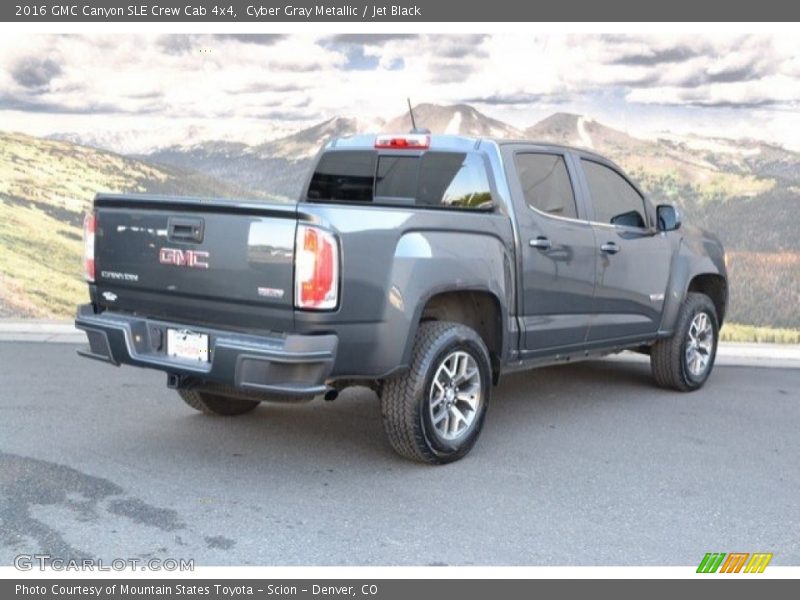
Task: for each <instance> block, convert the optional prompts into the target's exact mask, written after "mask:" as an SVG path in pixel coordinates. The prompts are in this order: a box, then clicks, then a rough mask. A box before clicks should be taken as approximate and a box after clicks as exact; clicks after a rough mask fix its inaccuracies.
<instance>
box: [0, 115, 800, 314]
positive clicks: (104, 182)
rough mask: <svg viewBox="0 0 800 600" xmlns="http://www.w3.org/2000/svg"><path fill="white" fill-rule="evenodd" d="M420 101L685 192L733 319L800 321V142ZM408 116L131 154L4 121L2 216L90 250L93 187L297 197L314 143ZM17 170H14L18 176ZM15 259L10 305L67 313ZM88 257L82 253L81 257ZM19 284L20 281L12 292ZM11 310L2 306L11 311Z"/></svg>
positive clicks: (469, 125)
mask: <svg viewBox="0 0 800 600" xmlns="http://www.w3.org/2000/svg"><path fill="white" fill-rule="evenodd" d="M414 114H415V118H416V121H417V125H418V126H419V127H426V128H428V129H430V130H431V131H432V132H433V133H452V134H460V135H469V136H476V137H500V138H524V139H532V140H539V141H543V142H554V143H561V144H566V145H571V146H579V147H584V148H588V149H591V150H594V151H596V152H598V153H600V154H603V155H605V156H608V157H609V158H611V159H612V160H614V161H615V162H617V163H618V164H620V165H621V166H622V167H623V168H624V169H625V170H626V171H627V172H628V173H629V174H630V175H631V176H632V177H633V179H634V180H636V181H637V182H638V183H639V184H640V186H641V187H642V188H643V189H644V191H645V192H646V193H647V194H648V195H649V196H650V197H651V198H652V199H653V201H654V202H656V203H659V202H674V203H677V204H679V205H680V206H681V207H682V208H683V210H684V212H685V218H686V221H688V222H693V223H696V224H699V225H700V226H704V227H707V228H709V229H711V230H713V231H716V232H718V233H719V235H720V237H721V238H722V239H723V242H724V243H725V245H726V248H727V250H728V262H729V269H730V271H731V286H732V302H731V312H730V317H731V319H733V320H735V321H738V322H742V323H748V324H757V325H770V326H783V327H800V308H798V307H799V306H800V240H799V239H798V236H797V219H798V216H800V153H797V152H792V151H789V150H787V149H785V148H782V147H780V146H776V145H774V144H768V143H765V142H763V141H758V140H750V139H736V140H734V139H721V138H708V137H702V136H675V135H671V134H668V133H665V134H663V135H659V136H657V137H655V138H647V139H646V138H642V137H636V136H632V135H630V134H628V133H626V132H623V131H620V130H617V129H614V128H612V127H609V126H607V125H604V124H603V123H600V122H598V121H596V120H594V119H591V118H589V117H587V116H584V115H576V114H569V113H556V114H553V115H551V116H549V117H547V118H546V119H544V120H542V121H539V122H536V123H532V124H531V126H530V127H527V128H525V129H519V128H516V127H514V126H512V125H509V124H507V123H504V122H502V121H500V120H497V119H494V118H492V117H490V116H488V115H485V114H483V113H481V112H480V111H478V110H477V109H475V108H474V107H472V106H469V105H467V104H457V105H450V106H443V105H436V104H421V105H418V106H416V107H415V108H414ZM410 127H411V122H410V119H409V116H408V114H407V113H405V114H402V115H399V116H396V117H394V118H389V119H388V120H386V121H378V122H375V121H372V122H365V121H362V120H360V119H355V118H347V117H334V118H331V119H328V120H325V121H322V122H320V123H318V124H316V125H313V126H311V127H306V128H304V129H301V130H300V131H297V132H295V133H292V134H290V135H285V136H282V137H279V138H276V139H269V140H266V141H264V142H263V143H258V144H246V143H243V142H231V141H224V140H208V141H203V140H200V141H197V142H195V141H192V142H191V143H187V144H181V145H170V146H167V147H163V148H160V149H157V150H154V151H152V152H149V153H147V154H139V155H132V156H123V155H121V154H116V153H114V152H109V151H108V150H101V149H98V148H91V147H88V145H81V144H79V143H75V142H81V143H83V144H89V145H90V144H91V143H96V142H93V140H89V139H81V138H79V137H78V138H76V137H75V136H70V137H69V139H70V141H69V142H68V141H65V140H63V139H62V140H58V141H57V140H44V139H41V138H33V137H30V136H22V135H19V134H0V148H2V151H0V200H2V202H3V204H2V205H0V210H2V211H5V212H6V213H7V214H6V215H0V216H2V217H3V218H2V223H7V219H8V217H10V216H11V215H12V213H13V215H14V216H15V217H16V221H14V222H16V223H25V222H26V221H27V220H30V218H31V212H30V211H39V213H41V214H42V215H43V217H42V218H46V219H50V220H51V221H48V226H47V227H46V228H44V229H40V232H43V231H46V232H50V233H52V236H50V235H49V234H48V235H45V236H41V235H40V236H39V237H38V238H37V239H39V240H40V242H41V243H42V244H48V243H50V242H48V240H51V241H52V240H59V243H61V242H64V240H69V242H70V243H69V244H68V246H69V250H67V249H66V247H65V248H64V249H63V250H64V253H65V256H66V255H67V254H74V253H79V251H80V248H79V246H80V244H79V233H80V232H79V229H78V225H79V222H80V214H81V212H82V211H83V210H84V209H85V207H86V206H87V205H88V202H89V201H90V199H91V197H92V195H93V194H94V192H95V191H99V190H109V189H110V190H116V191H146V192H154V191H160V192H165V193H179V194H197V195H210V196H215V195H227V196H250V197H260V198H267V199H274V200H288V199H292V198H296V197H297V196H298V195H299V193H300V188H301V186H302V183H303V181H304V180H305V177H306V175H307V173H308V170H309V168H310V166H311V163H312V161H313V159H314V156H315V155H316V153H317V152H318V150H319V148H320V147H321V146H322V145H323V144H324V142H325V141H326V140H329V139H331V138H334V137H340V136H347V135H351V134H354V133H357V132H370V131H386V132H398V131H399V132H404V131H408V130H409V129H410ZM62 137H63V136H62ZM7 173H10V174H12V177H11V178H10V179H7V178H6V174H7ZM9 182H10V183H9ZM39 213H37V214H39ZM2 223H0V244H1V245H2V247H3V249H4V250H5V248H6V247H7V246H8V245H9V244H11V245H12V246H14V247H15V248H16V250H15V252H16V253H17V254H15V255H14V256H17V255H18V254H19V253H20V252H22V254H23V255H24V254H25V253H24V251H23V247H24V240H25V237H26V236H25V235H23V234H22V229H20V230H19V232H18V233H19V235H15V236H12V237H13V239H12V237H9V236H11V233H12V231H11V230H14V226H12V225H7V224H6V225H3V224H2ZM37 227H38V224H37ZM23 229H24V228H23ZM9 239H11V242H9ZM64 243H66V242H64ZM18 258H19V257H18ZM29 259H30V260H32V261H35V260H37V259H36V258H35V257H33V256H31V257H29ZM15 260H17V259H15ZM8 262H9V260H8V259H7V258H0V277H4V278H5V281H0V283H5V284H6V285H4V286H3V288H5V289H6V292H5V296H6V297H9V296H12V297H19V298H23V297H24V298H27V300H25V299H24V298H23V300H19V298H18V300H19V301H17V302H16V303H14V302H12V303H11V304H9V300H8V299H7V298H6V299H3V297H2V294H3V292H0V307H1V306H3V305H5V306H6V307H8V306H10V305H14V306H32V307H34V308H32V309H31V311H32V312H31V314H36V315H40V316H41V315H55V314H63V313H64V311H65V310H66V308H67V307H68V306H69V302H55V300H54V299H53V297H52V295H49V294H46V293H44V292H43V291H42V290H41V289H40V288H41V286H39V287H36V285H34V284H35V281H36V279H37V278H36V277H27V276H23V275H20V274H19V269H11V270H10V271H11V272H12V275H11V276H9V269H8V268H7V263H8ZM78 262H79V261H77V259H76V262H75V263H74V264H75V265H77V263H78ZM72 264H73V263H70V265H72ZM62 267H63V269H64V271H63V272H64V274H65V275H66V274H67V273H68V272H72V273H73V279H75V278H76V275H75V271H76V269H77V267H74V265H73V267H74V268H73V267H69V266H68V265H67V264H64V265H62ZM70 268H72V271H70ZM13 273H17V275H13ZM40 275H41V273H40ZM15 286H16V287H15ZM10 289H11V290H17V291H16V292H8V290H10ZM70 289H73V288H70ZM75 289H77V288H75ZM12 299H13V298H12ZM51 300H52V302H51ZM5 310H6V312H8V310H9V309H8V308H6V309H5ZM15 310H16V312H19V309H18V308H17V309H15ZM2 311H3V308H0V314H2Z"/></svg>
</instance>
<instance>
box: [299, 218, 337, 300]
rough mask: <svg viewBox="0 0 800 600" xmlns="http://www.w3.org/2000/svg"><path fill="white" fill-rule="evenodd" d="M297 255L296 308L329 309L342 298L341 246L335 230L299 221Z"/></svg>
mask: <svg viewBox="0 0 800 600" xmlns="http://www.w3.org/2000/svg"><path fill="white" fill-rule="evenodd" d="M295 247H296V252H295V258H294V305H295V307H296V308H303V309H311V310H330V309H333V308H336V305H337V303H338V301H339V247H338V246H337V244H336V238H335V237H334V236H333V234H331V233H329V232H327V231H324V230H322V229H319V228H317V227H312V226H310V225H298V227H297V239H296V244H295Z"/></svg>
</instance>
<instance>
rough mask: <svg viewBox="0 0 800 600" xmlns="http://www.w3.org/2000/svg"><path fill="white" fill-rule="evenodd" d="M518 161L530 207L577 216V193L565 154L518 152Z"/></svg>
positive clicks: (519, 172) (563, 215) (520, 179)
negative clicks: (570, 176)
mask: <svg viewBox="0 0 800 600" xmlns="http://www.w3.org/2000/svg"><path fill="white" fill-rule="evenodd" d="M515 161H516V164H517V173H518V174H519V181H520V184H521V185H522V193H523V194H524V195H525V202H527V203H528V206H530V207H531V208H534V209H536V210H538V211H541V212H543V213H547V214H550V215H555V216H558V217H568V218H570V219H576V218H577V217H578V211H577V208H576V206H575V194H574V193H573V191H572V183H570V179H569V173H568V172H567V165H566V164H565V163H564V157H563V156H559V155H557V154H517V156H516V159H515Z"/></svg>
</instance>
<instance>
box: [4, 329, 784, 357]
mask: <svg viewBox="0 0 800 600" xmlns="http://www.w3.org/2000/svg"><path fill="white" fill-rule="evenodd" d="M0 342H50V343H62V344H83V343H85V342H86V334H84V333H83V332H82V331H78V330H77V329H75V327H74V325H73V324H72V323H71V322H70V321H39V320H28V321H16V320H0ZM606 360H623V361H634V362H646V361H649V358H648V357H647V356H645V355H642V354H636V353H634V352H623V353H621V354H616V355H612V356H610V357H608V358H607V359H606ZM716 362H717V364H718V365H720V366H741V367H772V368H774V367H778V368H788V369H798V368H800V344H746V343H739V342H722V343H721V344H720V345H719V350H718V351H717V361H716Z"/></svg>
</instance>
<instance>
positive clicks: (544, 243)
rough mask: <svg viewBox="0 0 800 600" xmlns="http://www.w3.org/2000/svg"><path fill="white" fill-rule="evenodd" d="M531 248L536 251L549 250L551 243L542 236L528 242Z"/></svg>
mask: <svg viewBox="0 0 800 600" xmlns="http://www.w3.org/2000/svg"><path fill="white" fill-rule="evenodd" d="M528 244H529V245H530V247H531V248H536V249H537V250H549V249H550V248H552V247H553V242H551V241H550V240H548V239H547V238H546V237H544V236H543V235H540V236H539V237H537V238H536V239H533V240H531V241H530V242H528Z"/></svg>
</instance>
